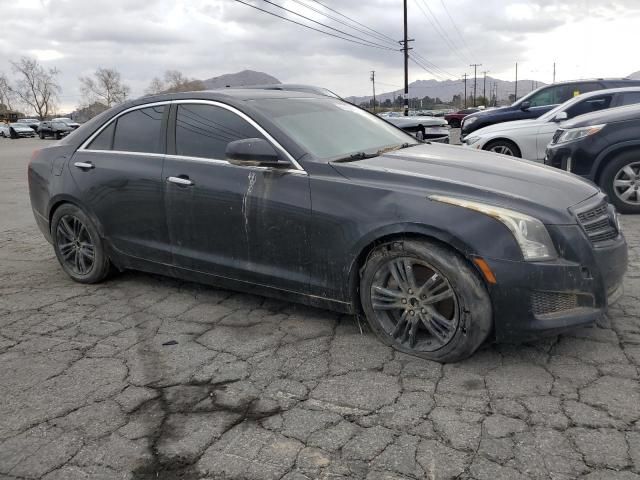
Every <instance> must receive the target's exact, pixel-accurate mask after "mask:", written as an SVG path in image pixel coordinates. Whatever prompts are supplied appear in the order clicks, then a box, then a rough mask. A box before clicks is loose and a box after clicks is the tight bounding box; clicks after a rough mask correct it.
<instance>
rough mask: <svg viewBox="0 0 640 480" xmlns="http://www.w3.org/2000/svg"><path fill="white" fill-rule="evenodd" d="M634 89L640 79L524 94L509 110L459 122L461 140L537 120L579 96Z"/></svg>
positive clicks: (496, 110) (574, 83)
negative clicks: (506, 124) (491, 127)
mask: <svg viewBox="0 0 640 480" xmlns="http://www.w3.org/2000/svg"><path fill="white" fill-rule="evenodd" d="M634 86H640V80H630V79H626V78H616V79H602V78H599V79H596V80H580V81H572V82H562V83H554V84H553V85H547V86H544V87H541V88H538V89H537V90H534V91H533V92H531V93H529V94H528V95H525V96H524V97H522V98H521V99H519V100H517V101H516V102H515V103H514V104H513V105H511V106H509V107H501V108H494V109H491V110H489V109H487V110H484V111H482V112H477V113H473V114H471V115H469V116H467V117H466V118H465V119H464V120H463V121H462V137H463V138H464V137H466V136H467V135H469V134H471V133H472V132H475V131H476V130H479V129H481V128H483V127H487V126H489V125H494V124H496V123H502V122H509V121H512V120H526V119H532V118H538V117H540V116H541V115H543V114H545V113H547V112H548V111H549V110H552V109H553V108H555V107H556V106H557V105H559V104H561V103H564V102H566V101H567V100H570V99H571V98H573V97H577V96H578V95H581V94H583V93H588V92H593V91H594V90H604V89H606V88H621V87H634Z"/></svg>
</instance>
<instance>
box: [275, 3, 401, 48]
mask: <svg viewBox="0 0 640 480" xmlns="http://www.w3.org/2000/svg"><path fill="white" fill-rule="evenodd" d="M263 1H264V2H265V3H268V4H269V5H273V6H274V7H277V8H280V9H282V10H284V11H285V12H289V13H293V14H294V15H297V16H298V17H301V18H304V19H305V20H308V21H309V22H313V23H315V24H317V25H321V26H323V27H325V28H328V29H329V30H333V31H334V32H338V33H342V34H343V35H347V36H349V37H351V38H355V39H358V40H360V41H362V42H367V43H370V44H371V45H375V46H376V47H378V48H385V49H387V50H394V51H395V50H397V49H394V48H389V47H387V46H385V45H380V44H379V43H375V42H372V41H371V40H367V39H366V38H362V37H358V36H356V35H351V34H350V33H348V32H345V31H343V30H339V29H337V28H333V27H331V26H329V25H325V24H324V23H322V22H318V21H317V20H313V19H312V18H309V17H306V16H304V15H302V14H301V13H298V12H294V11H293V10H291V9H289V8H287V7H283V6H282V5H278V4H277V3H275V2H272V1H271V0H263Z"/></svg>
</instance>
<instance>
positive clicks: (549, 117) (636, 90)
mask: <svg viewBox="0 0 640 480" xmlns="http://www.w3.org/2000/svg"><path fill="white" fill-rule="evenodd" d="M634 103H640V87H628V88H614V89H610V90H597V91H595V92H590V93H584V94H582V95H578V96H577V97H574V98H572V99H571V100H569V101H567V102H565V103H563V104H562V105H559V106H557V107H556V108H554V109H553V110H551V111H549V112H547V113H545V114H544V115H542V116H541V117H540V118H537V119H533V120H516V121H514V122H504V123H498V124H497V125H491V126H489V127H484V128H481V129H480V130H476V131H475V132H473V133H472V134H471V135H469V136H467V137H465V139H464V141H463V144H464V145H466V146H470V147H473V148H476V149H479V150H489V151H491V152H495V153H502V154H503V155H511V156H514V157H521V158H526V159H527V160H533V161H536V162H543V161H544V156H545V150H546V148H547V145H548V144H549V142H550V141H551V139H552V138H553V134H554V133H555V132H556V130H557V129H558V123H559V122H563V121H565V120H569V119H572V118H575V117H577V116H579V115H584V114H586V113H591V112H595V111H600V110H606V109H608V108H615V107H621V106H624V105H631V104H634Z"/></svg>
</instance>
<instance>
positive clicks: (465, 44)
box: [440, 0, 471, 54]
mask: <svg viewBox="0 0 640 480" xmlns="http://www.w3.org/2000/svg"><path fill="white" fill-rule="evenodd" d="M440 3H441V4H442V8H443V9H444V11H445V13H446V14H447V17H449V21H450V22H451V25H453V28H455V30H456V32H457V33H458V38H459V39H460V41H461V42H462V45H463V46H464V48H466V49H467V53H468V54H471V49H470V48H469V45H467V42H466V40H465V39H464V36H463V35H462V32H461V31H460V29H459V28H458V25H457V24H456V22H455V21H454V20H453V17H452V16H451V13H449V9H448V8H447V5H446V4H445V3H444V0H440Z"/></svg>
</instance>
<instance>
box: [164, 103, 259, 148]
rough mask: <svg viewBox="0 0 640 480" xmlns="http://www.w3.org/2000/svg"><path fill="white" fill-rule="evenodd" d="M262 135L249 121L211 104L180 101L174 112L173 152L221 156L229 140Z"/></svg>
mask: <svg viewBox="0 0 640 480" xmlns="http://www.w3.org/2000/svg"><path fill="white" fill-rule="evenodd" d="M245 138H264V136H263V135H262V134H261V133H260V132H259V131H258V130H257V129H256V128H255V127H253V125H251V124H250V123H249V122H247V121H246V120H244V119H243V118H241V117H240V116H238V115H236V114H235V113H233V112H230V111H229V110H226V109H224V108H221V107H216V106H213V105H200V104H193V105H190V104H180V105H178V113H177V116H176V154H177V155H184V156H188V157H202V158H211V159H219V160H224V159H225V158H226V155H225V150H226V148H227V144H228V143H229V142H233V141H234V140H242V139H245Z"/></svg>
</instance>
